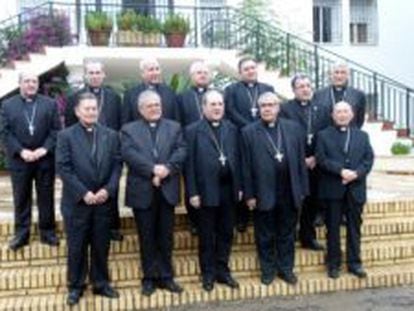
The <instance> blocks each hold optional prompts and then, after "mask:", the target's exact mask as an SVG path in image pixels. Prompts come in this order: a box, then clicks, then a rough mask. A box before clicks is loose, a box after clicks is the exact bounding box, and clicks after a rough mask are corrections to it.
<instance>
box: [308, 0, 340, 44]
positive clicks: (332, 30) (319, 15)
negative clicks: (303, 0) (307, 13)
mask: <svg viewBox="0 0 414 311" xmlns="http://www.w3.org/2000/svg"><path fill="white" fill-rule="evenodd" d="M313 41H314V42H317V43H340V42H341V41H342V31H341V3H340V0H314V1H313Z"/></svg>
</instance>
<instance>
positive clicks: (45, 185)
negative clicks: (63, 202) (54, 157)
mask: <svg viewBox="0 0 414 311" xmlns="http://www.w3.org/2000/svg"><path fill="white" fill-rule="evenodd" d="M51 166H52V167H42V166H40V165H38V164H37V163H32V164H30V165H29V166H28V167H27V168H26V169H22V170H11V172H10V173H11V181H12V187H13V200H14V226H15V235H16V237H19V238H22V239H29V237H30V224H31V218H32V191H33V181H34V184H35V189H36V197H37V207H38V212H39V229H40V232H41V235H44V236H46V235H50V234H52V233H53V231H54V230H55V207H54V182H55V171H54V169H53V164H51Z"/></svg>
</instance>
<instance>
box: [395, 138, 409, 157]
mask: <svg viewBox="0 0 414 311" xmlns="http://www.w3.org/2000/svg"><path fill="white" fill-rule="evenodd" d="M411 148H412V143H407V142H402V141H396V142H395V143H394V144H393V145H392V147H391V153H392V154H393V155H407V154H410V153H411Z"/></svg>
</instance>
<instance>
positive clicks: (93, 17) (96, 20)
mask: <svg viewBox="0 0 414 311" xmlns="http://www.w3.org/2000/svg"><path fill="white" fill-rule="evenodd" d="M112 26H113V24H112V19H111V17H110V16H109V15H108V14H107V13H105V12H100V11H97V12H88V13H87V14H86V16H85V27H86V29H87V30H92V31H111V30H112Z"/></svg>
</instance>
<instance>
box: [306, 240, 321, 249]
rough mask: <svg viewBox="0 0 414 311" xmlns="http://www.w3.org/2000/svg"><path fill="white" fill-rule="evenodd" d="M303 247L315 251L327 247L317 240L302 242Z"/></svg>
mask: <svg viewBox="0 0 414 311" xmlns="http://www.w3.org/2000/svg"><path fill="white" fill-rule="evenodd" d="M301 244H302V248H305V249H310V250H313V251H323V250H324V249H325V248H324V247H323V245H322V244H321V243H319V242H318V241H317V240H312V241H310V242H302V243H301Z"/></svg>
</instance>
